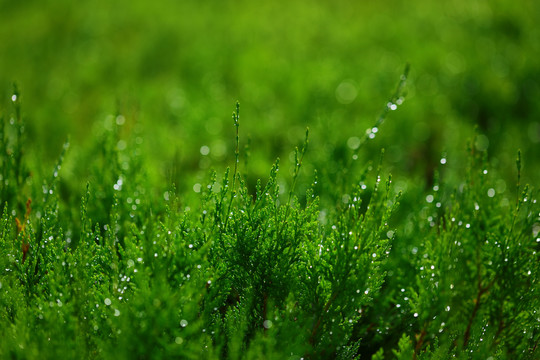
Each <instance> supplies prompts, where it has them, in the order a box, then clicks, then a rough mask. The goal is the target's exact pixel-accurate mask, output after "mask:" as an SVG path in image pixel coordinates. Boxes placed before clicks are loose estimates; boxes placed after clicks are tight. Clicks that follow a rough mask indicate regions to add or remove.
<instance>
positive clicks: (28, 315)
mask: <svg viewBox="0 0 540 360" xmlns="http://www.w3.org/2000/svg"><path fill="white" fill-rule="evenodd" d="M406 74H407V70H406V72H405V74H404V75H402V77H401V80H400V82H399V86H398V88H397V91H396V93H395V94H394V95H393V96H392V97H391V99H390V100H389V101H388V103H387V104H386V105H385V108H384V111H383V113H382V115H381V116H380V117H379V118H377V120H376V122H375V125H374V126H373V127H371V128H370V129H369V131H368V132H366V136H364V137H363V138H361V139H359V144H358V147H356V149H355V150H351V151H350V153H349V154H348V158H349V159H351V160H350V161H349V162H348V163H347V164H346V167H345V168H344V169H343V172H342V173H341V174H340V175H339V176H338V177H336V178H334V180H333V181H332V178H331V177H330V176H328V174H326V173H325V172H324V171H323V172H321V174H320V175H319V172H318V171H315V172H314V173H312V174H306V173H305V172H302V167H303V165H304V163H305V162H306V161H307V159H308V158H309V147H308V144H309V132H308V131H306V137H305V140H304V141H303V143H302V144H300V145H299V147H298V148H297V149H296V150H295V152H294V162H293V167H292V171H291V172H290V174H287V175H285V176H284V178H285V179H283V180H282V181H286V182H287V183H288V184H289V185H288V186H287V188H288V190H287V191H283V190H282V188H281V185H280V180H279V179H280V177H279V175H278V174H279V169H280V161H279V160H276V162H275V163H274V165H273V166H272V167H271V169H270V172H269V175H268V176H267V177H266V178H265V179H261V180H258V181H257V182H256V184H255V185H254V187H253V188H250V187H249V186H248V184H247V182H246V179H247V178H248V177H247V176H245V175H243V169H244V167H247V165H246V164H247V163H248V162H249V159H246V161H245V162H241V161H240V160H241V156H242V155H245V154H243V151H241V149H240V105H239V104H238V103H237V105H236V109H235V112H234V113H233V118H232V121H231V125H234V127H235V130H236V135H235V139H236V140H235V141H236V145H235V161H234V165H233V166H232V167H231V168H227V170H225V172H224V173H222V174H218V173H217V172H216V171H212V172H209V173H208V174H207V177H206V178H205V180H204V181H203V182H202V183H201V184H199V183H197V184H195V186H194V190H195V191H194V194H195V196H193V195H191V196H188V195H185V194H182V193H178V192H177V191H176V190H175V188H174V186H173V185H172V184H171V185H165V186H163V187H162V188H161V189H157V190H158V191H157V192H156V191H155V190H156V189H152V188H150V187H149V186H148V185H149V182H148V179H147V177H146V174H145V168H146V167H145V165H144V162H143V161H142V159H141V157H140V152H139V151H138V149H137V141H136V139H135V141H133V142H132V143H131V142H130V145H129V146H126V147H125V148H124V149H119V147H118V146H117V144H118V126H119V125H115V124H113V125H112V126H111V127H109V128H105V129H104V132H103V133H102V134H101V135H100V136H97V137H96V138H95V140H94V141H95V142H96V149H101V151H100V152H99V151H95V150H94V149H92V150H93V151H92V154H93V157H94V159H93V161H92V164H91V165H90V176H89V180H88V182H87V184H86V187H85V190H84V191H83V193H82V198H81V199H80V201H79V200H76V201H75V203H76V204H78V205H79V206H78V207H77V209H78V210H77V211H74V210H73V205H72V204H71V203H70V199H69V198H67V199H66V198H65V197H64V196H63V195H62V191H63V190H62V186H61V181H60V180H61V179H62V170H63V169H62V163H63V159H64V157H65V154H66V152H68V151H69V150H68V148H69V143H66V144H65V145H64V148H63V150H61V154H60V155H59V159H58V162H57V165H56V166H55V167H54V168H53V169H52V170H51V171H50V176H49V177H45V178H44V179H43V180H42V181H38V180H36V179H34V175H33V174H32V170H31V168H30V165H29V164H28V163H27V162H26V161H25V154H24V152H25V150H26V149H27V147H28V146H29V145H28V139H25V136H24V131H23V129H24V122H23V120H22V117H21V104H20V94H19V93H18V92H17V89H16V88H15V91H14V93H13V96H12V98H11V99H12V102H13V113H12V115H10V117H9V119H10V121H6V120H3V123H2V126H3V127H2V133H1V135H2V136H1V139H2V149H3V156H2V181H3V186H2V205H3V210H2V218H1V242H0V251H1V257H0V259H1V261H2V269H3V270H2V274H1V277H0V286H1V288H0V301H1V309H0V310H1V318H0V321H1V325H2V326H1V328H2V339H3V341H2V343H1V345H0V354H1V355H2V357H5V358H58V357H61V358H174V357H179V358H193V359H199V358H209V359H211V358H216V359H217V358H223V359H225V358H230V359H237V358H245V359H250V358H253V359H260V358H268V359H276V358H291V359H300V358H305V359H319V358H320V359H323V358H339V359H355V358H373V359H385V358H398V359H410V358H413V359H422V358H424V359H433V358H441V359H446V358H483V359H484V358H489V357H491V358H524V359H525V358H530V359H533V358H535V357H536V356H538V354H539V350H538V342H539V340H540V332H539V331H538V324H539V318H538V316H539V314H538V309H539V307H540V296H539V295H540V294H539V289H540V287H538V276H539V275H540V261H539V260H540V259H539V255H538V246H539V245H538V244H539V238H538V230H539V221H540V219H539V217H540V207H539V205H538V203H537V193H536V191H535V190H534V189H532V188H529V187H528V186H523V185H522V184H521V183H520V178H521V171H522V169H521V166H522V164H521V162H522V160H521V154H520V153H518V155H517V156H518V157H517V161H516V166H517V177H516V191H515V197H513V198H509V197H506V196H503V195H502V194H498V193H497V191H496V190H495V187H496V177H495V178H493V177H490V166H489V163H488V162H487V160H486V152H485V151H477V150H476V149H475V147H474V145H470V146H469V149H468V150H467V151H468V156H467V157H468V166H467V168H466V171H465V175H464V179H463V182H462V183H461V185H460V186H459V188H452V187H448V186H447V185H446V183H445V181H444V175H443V172H442V171H438V172H437V175H435V176H434V178H435V180H434V185H433V187H432V189H431V190H430V191H428V192H427V195H426V197H425V201H424V202H423V204H422V205H421V206H420V207H419V208H418V212H413V213H410V214H409V215H408V217H407V218H406V219H405V220H403V219H402V220H398V221H392V220H393V218H392V217H393V215H394V213H395V212H396V209H397V208H398V207H399V206H400V205H399V201H400V197H401V191H399V192H396V191H394V189H393V184H392V177H391V176H390V175H386V174H385V171H384V156H383V153H384V152H383V153H381V156H380V160H377V161H376V162H374V163H372V164H368V165H359V164H357V162H356V159H357V158H358V152H359V151H361V148H362V146H361V145H363V144H365V143H366V141H368V140H369V139H370V138H373V136H372V134H375V133H377V132H378V131H379V130H378V127H379V126H381V125H382V123H383V121H384V120H385V118H386V116H387V114H388V112H389V110H391V109H392V108H393V107H394V106H395V104H401V103H402V102H403V93H404V89H405V81H406ZM117 124H118V121H117ZM446 161H447V159H446V158H442V159H441V167H443V166H444V164H445V162H446ZM357 167H358V169H356V168H357ZM340 176H341V177H340ZM301 177H304V178H310V182H311V184H310V185H309V186H307V188H306V189H304V193H302V194H300V195H298V189H297V183H298V179H299V178H301ZM64 191H65V190H64ZM323 199H324V200H323ZM322 202H324V203H325V204H324V205H323V204H322Z"/></svg>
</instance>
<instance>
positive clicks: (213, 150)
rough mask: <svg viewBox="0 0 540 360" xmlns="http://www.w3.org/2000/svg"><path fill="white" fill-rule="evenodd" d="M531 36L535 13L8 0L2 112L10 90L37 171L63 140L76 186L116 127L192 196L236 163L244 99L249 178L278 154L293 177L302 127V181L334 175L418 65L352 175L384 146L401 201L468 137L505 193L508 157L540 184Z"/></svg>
mask: <svg viewBox="0 0 540 360" xmlns="http://www.w3.org/2000/svg"><path fill="white" fill-rule="evenodd" d="M538 23H540V2H538V1H536V0H520V1H508V0H494V1H483V0H448V1H444V2H434V1H428V0H415V1H396V0H390V1H384V2H367V1H343V0H332V1H290V0H273V1H263V2H260V1H257V2H256V1H212V0H209V1H172V0H163V1H161V0H157V1H152V2H148V1H134V0H129V1H127V0H118V1H99V0H97V1H71V0H56V1H37V0H36V1H5V0H1V1H0V98H1V99H2V100H1V101H0V113H2V114H3V115H4V116H8V117H9V115H10V114H11V113H12V111H13V110H12V107H11V105H10V104H9V102H10V98H11V94H12V83H13V82H16V83H17V84H18V87H19V89H20V91H21V96H22V97H21V99H22V104H23V114H24V118H25V120H26V136H27V139H28V141H29V143H30V144H31V145H32V146H31V148H29V149H28V151H27V153H28V154H29V156H30V157H31V158H33V159H35V163H36V165H35V166H36V168H38V170H37V171H41V170H42V171H45V172H50V171H51V169H52V166H53V164H54V162H55V161H56V159H57V157H58V154H59V153H60V151H61V148H62V144H63V142H64V141H65V140H66V138H67V137H68V135H70V136H71V143H72V150H70V153H68V157H67V159H66V169H65V170H63V171H64V175H63V176H64V177H65V178H68V179H69V178H72V179H81V180H80V181H81V182H82V183H84V182H85V181H86V180H85V179H84V178H83V177H84V176H83V175H84V172H85V169H87V167H88V164H87V163H86V161H89V160H88V159H91V156H92V153H91V151H93V150H92V149H93V147H92V146H91V145H90V143H91V142H92V139H93V137H94V135H95V134H96V133H99V132H100V131H101V129H103V128H106V127H107V126H109V127H110V126H114V123H115V122H116V123H117V124H118V125H119V129H120V138H121V139H124V140H120V141H119V143H118V147H119V148H124V147H125V146H126V144H127V143H129V141H128V140H127V139H135V142H136V143H138V144H139V145H140V146H141V150H142V153H143V154H146V156H148V158H147V160H148V164H149V166H150V167H149V169H148V172H149V174H150V175H151V177H152V178H153V180H154V181H165V182H167V181H172V182H175V183H176V184H177V186H178V187H179V188H180V189H179V190H185V189H191V187H192V185H193V182H194V181H196V178H197V177H200V176H202V175H200V174H202V173H205V172H206V171H207V169H209V168H216V169H218V170H220V169H223V168H224V167H225V166H226V165H227V164H232V163H233V159H234V127H233V125H232V120H231V116H230V114H231V112H232V110H234V104H235V101H236V100H239V101H240V103H241V118H240V120H241V126H240V132H241V146H242V147H244V146H245V145H246V144H247V143H248V138H249V139H250V153H251V160H250V162H249V173H250V174H251V175H250V176H252V177H254V178H256V177H265V176H266V175H267V173H268V170H269V166H270V164H271V163H272V162H273V161H274V160H275V158H276V157H280V158H281V159H282V164H283V165H284V166H285V169H289V168H291V163H290V158H291V153H292V151H293V150H294V147H295V146H297V145H299V144H300V143H301V141H302V139H303V136H304V132H305V128H306V127H307V126H309V127H310V134H311V136H310V149H309V152H308V154H307V155H306V156H307V159H306V169H307V172H308V173H312V171H313V168H318V169H319V170H321V169H323V170H324V171H326V173H327V174H328V176H329V177H330V178H331V176H332V174H333V173H334V172H337V171H339V167H340V164H342V163H343V162H344V161H345V159H346V158H347V157H348V156H350V149H349V148H348V144H349V145H351V144H352V145H354V142H355V139H354V137H361V136H362V135H363V134H364V133H365V131H366V129H367V128H369V127H371V126H372V124H373V123H374V120H375V119H376V117H377V115H378V114H379V113H380V112H381V110H382V109H383V107H384V106H385V104H386V101H387V100H388V98H389V96H390V95H391V94H392V92H393V91H394V89H395V86H396V84H397V82H398V80H399V76H400V74H401V72H402V71H403V69H404V67H405V64H406V63H410V65H411V73H410V80H409V82H408V87H407V92H408V93H407V96H406V101H405V102H404V103H403V105H402V106H400V107H399V108H398V110H397V111H395V112H391V113H390V116H389V118H388V119H387V121H386V122H385V123H384V124H383V126H382V127H381V129H380V131H379V133H378V134H377V137H376V138H375V139H374V140H373V141H370V142H369V143H368V144H367V146H365V147H364V148H363V149H362V151H361V152H360V162H362V163H363V162H364V161H365V160H367V159H376V158H377V157H378V153H379V151H380V149H381V148H385V149H386V158H385V167H386V169H387V170H388V171H389V172H392V174H393V176H394V179H395V183H396V184H397V186H398V187H399V188H401V189H406V188H407V187H411V185H420V186H419V188H422V189H424V188H425V187H429V186H431V183H432V181H433V180H432V174H433V171H434V170H435V169H436V168H438V167H439V159H440V158H441V157H442V156H446V157H447V159H448V161H447V164H446V165H445V166H446V167H447V168H450V169H456V171H454V172H449V173H452V174H454V175H453V176H454V177H456V178H457V179H459V176H460V175H459V174H460V170H459V169H462V168H463V167H464V166H463V162H464V159H465V156H466V145H467V139H471V138H473V136H474V129H475V127H476V128H477V133H478V134H479V136H478V138H477V139H476V142H475V144H474V146H475V148H476V149H478V150H485V149H487V150H488V151H489V156H490V160H491V162H492V163H493V165H494V167H495V168H496V169H497V171H498V172H499V173H500V174H501V175H502V177H503V179H505V180H506V182H507V183H506V184H502V185H501V191H504V190H505V188H508V189H510V188H513V185H512V183H509V182H513V181H515V180H514V179H515V177H516V171H515V157H516V152H517V150H518V148H521V149H522V151H523V158H524V163H525V165H524V168H525V171H524V178H525V180H527V181H529V182H532V183H538V182H539V180H540V162H539V161H538V160H539V159H540V101H539V100H538V99H539V98H540V60H539V59H540V27H539V26H538ZM351 137H352V138H353V139H351ZM84 149H86V150H84ZM84 151H87V154H86V157H85V156H83V155H80V156H79V155H77V154H78V153H84ZM39 169H41V170H39ZM449 176H450V175H449Z"/></svg>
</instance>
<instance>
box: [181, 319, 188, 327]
mask: <svg viewBox="0 0 540 360" xmlns="http://www.w3.org/2000/svg"><path fill="white" fill-rule="evenodd" d="M180 326H182V327H186V326H188V322H187V320H184V319H182V320H180Z"/></svg>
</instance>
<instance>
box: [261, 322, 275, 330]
mask: <svg viewBox="0 0 540 360" xmlns="http://www.w3.org/2000/svg"><path fill="white" fill-rule="evenodd" d="M272 325H273V324H272V321H271V320H264V322H263V326H264V328H265V329H270V328H271V327H272Z"/></svg>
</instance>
